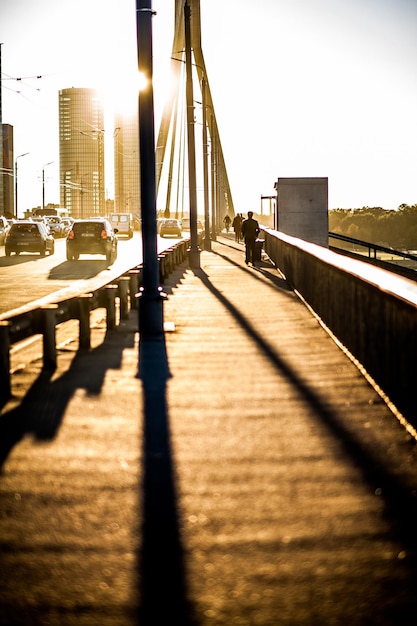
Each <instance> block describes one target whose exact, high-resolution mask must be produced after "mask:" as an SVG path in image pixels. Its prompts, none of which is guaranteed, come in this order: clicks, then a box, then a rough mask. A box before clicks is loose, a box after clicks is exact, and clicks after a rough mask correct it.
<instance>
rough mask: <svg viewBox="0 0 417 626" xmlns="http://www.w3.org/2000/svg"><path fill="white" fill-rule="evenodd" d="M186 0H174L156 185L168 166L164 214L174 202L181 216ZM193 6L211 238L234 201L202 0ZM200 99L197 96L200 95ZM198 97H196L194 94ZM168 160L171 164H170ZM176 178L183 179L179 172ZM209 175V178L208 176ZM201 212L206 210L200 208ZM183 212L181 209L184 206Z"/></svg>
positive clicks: (190, 1)
mask: <svg viewBox="0 0 417 626" xmlns="http://www.w3.org/2000/svg"><path fill="white" fill-rule="evenodd" d="M184 5H185V0H175V27H174V37H173V44H172V52H171V68H170V69H171V74H172V77H173V84H174V86H173V90H172V95H171V97H169V98H168V99H167V101H166V102H165V106H164V109H163V113H162V118H161V123H160V127H159V132H158V137H157V143H156V155H155V156H156V185H157V193H159V192H160V188H161V179H162V172H163V169H164V168H167V170H168V181H167V186H166V187H167V190H166V198H165V202H164V204H165V215H166V216H168V215H170V214H171V206H172V205H174V206H175V207H176V208H175V216H176V217H179V208H178V204H179V191H178V190H179V186H180V184H179V182H178V183H177V201H176V202H175V201H174V200H173V186H174V170H175V167H177V170H178V168H179V165H178V163H179V159H178V154H179V153H181V151H182V150H183V149H184V142H183V140H182V133H181V121H182V119H183V118H184V113H183V111H182V110H181V104H182V102H185V100H184V98H183V97H182V96H183V93H184V91H185V71H184V70H185V20H184ZM188 5H189V7H190V10H191V20H190V21H191V28H190V31H191V48H192V56H193V66H194V67H195V70H196V73H197V77H198V81H199V86H200V95H201V101H203V102H204V105H203V106H204V109H205V110H204V114H203V120H204V124H206V125H207V128H206V129H205V130H206V131H207V132H208V136H209V138H210V176H207V177H206V176H205V177H204V186H205V187H206V186H208V187H209V189H208V188H207V189H205V190H204V191H205V195H206V196H207V197H208V198H210V205H211V211H210V215H211V220H210V221H211V234H212V239H214V240H215V239H216V233H218V232H220V230H221V228H222V224H223V217H224V215H225V214H226V213H229V215H231V216H233V215H234V212H235V211H234V205H233V199H232V193H231V190H230V184H229V178H228V175H227V170H226V164H225V159H224V154H223V149H222V144H221V139H220V133H219V128H218V125H217V119H216V112H215V108H214V103H213V98H212V95H211V89H210V83H209V78H208V73H207V69H206V65H205V61H204V55H203V50H202V45H201V16H200V0H188ZM197 99H198V98H197ZM195 100H196V98H195ZM206 151H207V153H206V154H203V156H202V159H205V158H207V157H208V147H207V145H206V146H204V145H203V152H206ZM167 162H168V165H167ZM177 173H178V176H177V180H178V181H179V179H180V174H179V172H177ZM209 179H210V182H208V180H209ZM198 212H199V214H202V213H203V210H202V209H200V210H199V211H198ZM181 214H182V209H181Z"/></svg>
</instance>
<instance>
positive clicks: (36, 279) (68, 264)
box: [0, 232, 179, 314]
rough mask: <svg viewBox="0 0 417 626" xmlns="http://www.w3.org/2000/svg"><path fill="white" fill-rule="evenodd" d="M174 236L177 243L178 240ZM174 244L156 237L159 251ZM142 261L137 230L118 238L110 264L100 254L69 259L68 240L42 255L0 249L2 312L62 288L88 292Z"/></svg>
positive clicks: (0, 310)
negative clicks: (51, 251)
mask: <svg viewBox="0 0 417 626" xmlns="http://www.w3.org/2000/svg"><path fill="white" fill-rule="evenodd" d="M178 241H179V240H178V239H175V242H178ZM171 245H173V242H172V239H171V238H161V237H159V236H158V239H157V250H158V252H162V251H163V250H165V249H166V248H169V247H170V246H171ZM141 263H142V238H141V234H140V233H138V232H135V233H134V236H133V237H132V239H125V238H123V237H119V243H118V254H117V259H116V261H115V262H114V263H113V265H111V266H108V264H107V262H106V260H105V259H104V257H101V256H100V255H81V257H80V259H79V260H78V261H67V259H66V248H65V239H57V240H56V241H55V254H53V255H51V256H45V257H40V256H39V255H37V254H30V253H28V254H19V255H18V256H16V255H12V256H10V257H6V256H4V246H2V247H1V248H0V314H4V313H6V312H7V311H11V310H14V309H17V308H19V307H22V306H24V305H27V304H29V303H31V302H34V301H36V300H39V299H40V298H44V297H45V296H49V295H50V294H52V293H55V292H57V294H59V293H62V291H63V290H68V289H70V290H71V291H76V290H79V291H89V290H92V289H94V288H95V285H96V284H98V283H100V282H103V280H104V281H105V282H109V281H111V280H112V278H115V277H118V276H120V275H121V274H123V273H124V272H126V271H128V270H129V269H131V268H132V267H135V266H136V265H140V264H141Z"/></svg>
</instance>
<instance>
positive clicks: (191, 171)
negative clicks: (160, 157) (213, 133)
mask: <svg viewBox="0 0 417 626" xmlns="http://www.w3.org/2000/svg"><path fill="white" fill-rule="evenodd" d="M190 17H191V10H190V6H189V4H188V2H187V0H186V2H185V4H184V22H185V69H186V74H187V77H186V89H185V96H186V107H187V139H188V178H189V195H190V249H189V253H188V260H189V265H190V267H191V268H193V269H199V268H200V248H199V247H198V233H197V182H196V171H195V135H194V95H193V79H192V70H193V68H192V63H191V31H190Z"/></svg>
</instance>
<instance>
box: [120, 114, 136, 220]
mask: <svg viewBox="0 0 417 626" xmlns="http://www.w3.org/2000/svg"><path fill="white" fill-rule="evenodd" d="M115 126H116V128H115V131H114V191H115V197H114V200H115V211H116V212H117V213H136V214H139V213H140V174H139V123H138V113H137V111H135V112H131V113H123V114H118V115H116V118H115Z"/></svg>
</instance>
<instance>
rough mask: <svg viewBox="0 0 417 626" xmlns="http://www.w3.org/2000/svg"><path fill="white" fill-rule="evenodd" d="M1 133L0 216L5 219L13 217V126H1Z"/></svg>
mask: <svg viewBox="0 0 417 626" xmlns="http://www.w3.org/2000/svg"><path fill="white" fill-rule="evenodd" d="M0 129H1V131H2V145H3V150H2V163H3V165H2V169H1V171H0V177H1V179H2V185H1V186H0V189H1V194H2V196H1V202H0V215H3V214H4V215H6V216H7V217H13V216H14V201H15V197H14V187H13V183H14V180H15V178H14V177H15V174H14V172H13V159H14V156H13V154H14V153H13V126H11V125H10V124H2V125H1V127H0Z"/></svg>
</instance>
